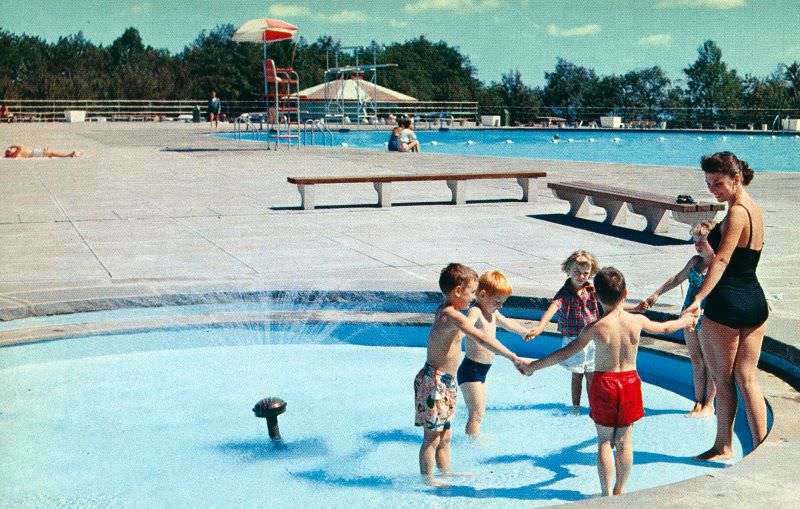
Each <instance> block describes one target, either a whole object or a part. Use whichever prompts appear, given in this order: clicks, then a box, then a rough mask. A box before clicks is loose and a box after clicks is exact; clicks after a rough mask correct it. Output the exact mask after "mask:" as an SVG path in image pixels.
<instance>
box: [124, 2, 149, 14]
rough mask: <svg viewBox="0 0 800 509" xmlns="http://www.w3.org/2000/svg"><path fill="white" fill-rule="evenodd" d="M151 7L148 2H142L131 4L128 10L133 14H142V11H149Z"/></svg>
mask: <svg viewBox="0 0 800 509" xmlns="http://www.w3.org/2000/svg"><path fill="white" fill-rule="evenodd" d="M152 7H153V6H152V4H151V3H150V2H142V3H140V4H133V5H131V7H130V11H131V12H132V13H134V14H142V13H143V12H150V10H151V9H152Z"/></svg>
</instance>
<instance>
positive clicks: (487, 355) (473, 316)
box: [457, 270, 534, 437]
mask: <svg viewBox="0 0 800 509" xmlns="http://www.w3.org/2000/svg"><path fill="white" fill-rule="evenodd" d="M510 295H511V283H509V281H508V278H507V277H506V275H505V274H503V273H502V272H500V271H499V270H493V271H490V272H486V273H485V274H483V275H482V276H481V277H480V279H479V280H478V294H477V304H476V305H474V306H472V307H471V308H470V309H469V311H468V312H467V319H468V320H469V323H471V324H473V325H475V327H476V328H477V329H479V330H481V331H483V332H484V333H485V334H486V335H487V336H488V337H490V338H493V339H496V338H497V325H498V324H499V325H500V326H501V327H502V328H504V329H506V330H507V331H510V332H516V333H517V334H519V335H520V336H521V337H522V338H523V339H525V338H527V337H529V336H531V335H533V334H534V331H533V329H526V328H525V327H523V326H522V325H521V324H520V323H519V322H518V321H516V320H511V319H509V318H506V317H505V316H503V315H502V314H501V313H500V309H501V308H502V307H503V304H505V302H506V299H508V297H509V296H510ZM493 361H494V353H492V351H491V350H489V349H488V348H486V347H485V346H483V345H482V344H481V343H480V342H479V341H477V340H476V339H474V338H472V337H471V336H469V335H467V340H466V352H465V355H464V360H463V361H462V362H461V366H459V367H458V373H457V378H458V386H459V388H461V393H462V394H463V395H464V402H465V403H466V404H467V410H468V411H469V418H468V419H467V428H466V433H467V435H468V436H471V437H477V436H478V435H480V433H481V422H482V421H483V415H484V413H485V411H486V374H487V373H488V372H489V368H491V367H492V362H493Z"/></svg>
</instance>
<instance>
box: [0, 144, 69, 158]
mask: <svg viewBox="0 0 800 509" xmlns="http://www.w3.org/2000/svg"><path fill="white" fill-rule="evenodd" d="M80 155H81V153H80V152H78V151H77V150H73V151H72V152H56V151H55V150H50V149H48V148H47V147H44V148H31V147H26V146H25V145H11V146H10V147H8V148H7V149H6V158H8V159H16V158H23V159H25V158H30V157H80Z"/></svg>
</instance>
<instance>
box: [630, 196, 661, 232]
mask: <svg viewBox="0 0 800 509" xmlns="http://www.w3.org/2000/svg"><path fill="white" fill-rule="evenodd" d="M628 208H629V209H630V211H631V212H633V213H634V214H640V215H642V216H644V217H645V219H647V226H646V227H645V229H644V231H646V232H648V233H665V232H666V231H667V210H666V209H662V208H658V207H652V206H647V205H641V204H634V203H629V204H628Z"/></svg>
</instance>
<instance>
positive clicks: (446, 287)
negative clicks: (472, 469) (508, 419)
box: [414, 263, 522, 484]
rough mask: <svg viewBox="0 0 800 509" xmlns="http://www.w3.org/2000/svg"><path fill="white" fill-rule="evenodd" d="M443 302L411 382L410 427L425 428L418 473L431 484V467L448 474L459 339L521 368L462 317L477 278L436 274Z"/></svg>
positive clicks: (454, 266) (454, 267) (462, 270)
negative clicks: (422, 360) (466, 336)
mask: <svg viewBox="0 0 800 509" xmlns="http://www.w3.org/2000/svg"><path fill="white" fill-rule="evenodd" d="M439 288H440V289H441V290H442V294H443V295H444V302H442V304H441V305H440V306H439V307H438V308H437V309H436V314H435V315H434V318H433V325H432V326H431V330H430V332H429V333H428V351H427V358H426V362H425V366H423V368H422V369H421V370H420V371H419V373H417V376H416V377H415V378H414V406H415V408H416V418H415V420H414V424H415V425H416V426H422V427H423V428H424V435H423V438H422V447H420V450H419V470H420V473H421V474H422V475H423V477H424V478H425V480H426V482H428V483H431V484H433V466H434V463H435V464H436V466H437V467H439V471H440V472H442V473H443V474H445V475H447V474H449V471H450V434H451V428H452V420H453V415H454V414H455V409H456V395H457V389H456V370H457V369H458V361H459V360H460V359H461V338H462V337H463V336H464V334H469V335H470V337H472V338H474V339H475V340H476V341H478V342H480V343H481V344H482V345H483V346H484V347H486V348H488V349H489V350H491V351H492V352H494V353H496V354H498V355H502V356H503V357H505V358H507V359H509V360H511V361H512V362H513V363H514V366H516V367H517V369H521V366H522V364H521V362H522V361H521V359H519V358H518V357H517V356H516V355H514V353H513V352H512V351H511V350H509V349H508V348H506V347H505V346H503V344H502V343H500V342H499V341H497V339H496V338H494V337H493V336H492V335H489V334H487V333H486V332H485V331H482V330H480V329H478V328H477V327H475V325H474V322H471V321H470V320H469V319H468V318H467V317H466V316H465V315H464V314H463V313H462V311H464V310H465V309H467V308H468V307H469V304H470V302H472V300H473V299H474V298H475V291H476V290H477V289H478V274H476V273H475V271H474V270H472V269H471V268H469V267H467V266H465V265H461V264H460V263H451V264H450V265H448V266H447V267H445V268H444V269H443V270H442V272H441V274H440V275H439Z"/></svg>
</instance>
